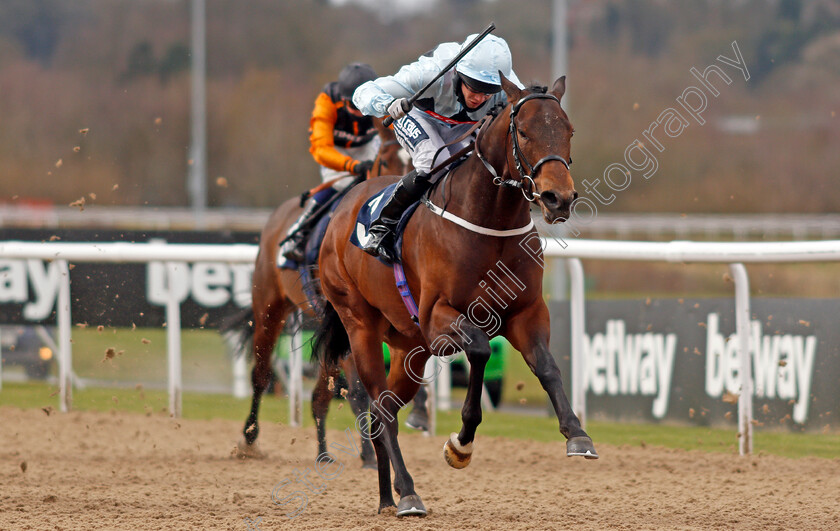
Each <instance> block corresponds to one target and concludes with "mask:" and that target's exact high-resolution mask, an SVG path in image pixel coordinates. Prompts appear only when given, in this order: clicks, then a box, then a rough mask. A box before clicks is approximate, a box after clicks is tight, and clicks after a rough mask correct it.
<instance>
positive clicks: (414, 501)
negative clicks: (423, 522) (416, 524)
mask: <svg viewBox="0 0 840 531" xmlns="http://www.w3.org/2000/svg"><path fill="white" fill-rule="evenodd" d="M397 516H426V506H425V505H423V501H422V500H421V499H420V496H418V495H416V494H411V495H410V496H403V497H402V498H400V503H399V504H398V505H397Z"/></svg>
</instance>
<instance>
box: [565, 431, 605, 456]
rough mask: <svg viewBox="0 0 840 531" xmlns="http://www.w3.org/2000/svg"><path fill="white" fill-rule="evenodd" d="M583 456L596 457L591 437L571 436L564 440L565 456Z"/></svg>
mask: <svg viewBox="0 0 840 531" xmlns="http://www.w3.org/2000/svg"><path fill="white" fill-rule="evenodd" d="M576 456H579V457H585V458H587V459H598V452H596V451H595V445H594V444H592V439H590V438H589V437H586V436H583V435H581V436H578V437H572V438H571V439H569V440H568V441H566V457H576Z"/></svg>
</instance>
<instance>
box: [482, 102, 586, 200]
mask: <svg viewBox="0 0 840 531" xmlns="http://www.w3.org/2000/svg"><path fill="white" fill-rule="evenodd" d="M536 99H547V100H554V101H556V102H557V105H560V100H559V99H557V97H556V96H554V95H553V94H543V93H534V94H528V95H527V96H525V97H524V98H522V99H520V100H519V101H517V102H516V104H515V105H513V106H512V107H511V108H510V131H509V134H510V137H511V140H512V142H511V150H512V151H513V161H514V163H515V164H516V171H517V172H518V173H519V175H520V176H521V177H522V178H521V179H519V180H516V179H503V178H502V177H501V176H500V175H499V174H498V172H496V169H495V168H494V167H493V165H492V164H490V162H488V161H487V159H486V158H484V155H482V153H481V149H480V148H479V146H480V142H481V139H482V138H483V137H484V133H485V132H486V131H485V128H486V126H487V124H489V123H491V122H492V120H488V121H487V122H485V123H484V124H482V126H481V128H480V129H479V131H478V134H477V135H476V140H475V154H476V155H477V156H478V160H480V161H481V163H482V164H484V167H485V168H487V171H488V172H490V175H492V176H493V184H495V185H496V186H506V187H510V188H519V189H520V190H522V195H523V196H524V197H525V199H526V200H527V201H530V202H534V201H536V200H537V199H539V198H540V194H539V192H537V191H536V190H537V184H536V183H535V182H534V179H535V178H536V174H537V172H538V171H539V169H540V167H541V166H542V165H543V164H545V163H546V162H549V161H552V160H558V161H560V162H562V163H563V166H565V167H566V169H567V170H568V169H570V168H569V166H570V164H571V162H567V161H566V159H564V158H563V157H561V156H560V155H546V156H545V157H543V158H541V159H540V160H539V161H537V163H536V164H535V165H533V166H532V165H531V163H530V162H528V159H527V158H526V157H525V154H524V153H522V148H520V147H519V129H517V127H516V115H517V114H518V113H519V109H521V108H522V105H524V104H525V102H527V101H531V100H536ZM523 162H524V163H525V164H524V165H525V166H526V167H527V168H528V170H529V173H525V170H524V169H523V164H522V163H523Z"/></svg>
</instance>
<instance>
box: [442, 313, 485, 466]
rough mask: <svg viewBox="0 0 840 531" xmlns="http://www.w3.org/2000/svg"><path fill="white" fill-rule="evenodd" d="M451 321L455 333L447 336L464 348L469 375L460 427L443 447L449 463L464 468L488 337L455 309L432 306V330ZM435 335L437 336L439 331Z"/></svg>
mask: <svg viewBox="0 0 840 531" xmlns="http://www.w3.org/2000/svg"><path fill="white" fill-rule="evenodd" d="M453 323H455V324H456V327H457V328H458V332H457V335H455V337H452V334H450V337H452V339H453V341H454V343H456V344H457V345H458V346H460V347H461V348H463V350H464V352H466V354H467V359H468V360H469V362H470V375H469V380H468V381H467V397H466V399H465V400H464V407H463V408H462V409H461V422H462V424H461V431H460V433H458V434H457V435H455V434H454V433H453V434H451V435H450V437H449V440H448V441H447V442H446V445H445V446H444V448H443V450H444V457H445V458H446V462H447V463H449V466H451V467H453V468H464V467H466V466H467V465H469V464H470V459H472V452H473V444H472V443H473V440H475V430H476V428H478V425H479V424H481V418H482V416H481V392H482V389H483V387H484V369H485V368H486V367H487V361H488V360H489V359H490V352H491V351H490V337H489V336H488V335H487V333H485V332H484V331H483V330H481V329H480V328H478V327H477V326H475V325H474V324H472V323H471V322H470V321H469V320H467V319H464V318H463V317H462V316H461V315H460V314H459V313H458V312H457V311H456V310H455V309H453V308H451V307H439V308H435V312H434V314H433V318H432V330H446V328H444V327H449V330H450V331H451V330H452V327H451V326H450V325H451V324H453ZM436 325H437V326H436ZM432 337H435V336H432ZM437 337H440V334H438V336H437Z"/></svg>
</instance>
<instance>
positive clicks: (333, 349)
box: [312, 301, 350, 366]
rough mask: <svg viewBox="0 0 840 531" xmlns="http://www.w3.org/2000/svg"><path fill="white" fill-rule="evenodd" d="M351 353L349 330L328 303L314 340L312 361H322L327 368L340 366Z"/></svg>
mask: <svg viewBox="0 0 840 531" xmlns="http://www.w3.org/2000/svg"><path fill="white" fill-rule="evenodd" d="M349 353H350V338H349V337H348V336H347V330H345V329H344V324H343V323H342V322H341V318H340V317H339V316H338V312H337V311H335V308H333V305H332V303H330V302H329V301H327V303H326V305H325V306H324V312H323V314H322V315H321V320H320V322H319V323H318V329H317V330H316V331H315V336H314V337H313V339H312V360H313V361H315V360H320V361H321V362H322V363H325V364H326V365H327V366H331V365H338V362H339V361H341V359H342V358H344V357H346V356H347V354H349Z"/></svg>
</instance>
